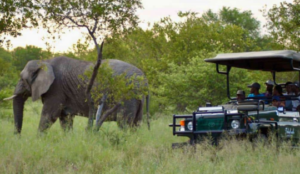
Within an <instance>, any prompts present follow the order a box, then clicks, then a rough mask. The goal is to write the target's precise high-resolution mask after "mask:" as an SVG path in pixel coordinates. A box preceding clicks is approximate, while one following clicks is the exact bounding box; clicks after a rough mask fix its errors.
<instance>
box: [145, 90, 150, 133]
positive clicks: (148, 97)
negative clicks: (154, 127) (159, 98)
mask: <svg viewBox="0 0 300 174" xmlns="http://www.w3.org/2000/svg"><path fill="white" fill-rule="evenodd" d="M149 104H150V94H149V91H148V95H147V96H146V112H147V125H148V130H150V118H149V117H150V113H149Z"/></svg>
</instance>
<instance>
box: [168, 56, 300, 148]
mask: <svg viewBox="0 0 300 174" xmlns="http://www.w3.org/2000/svg"><path fill="white" fill-rule="evenodd" d="M205 62H208V63H214V64H216V70H217V73H219V74H223V75H225V76H226V78H227V97H228V98H229V99H230V102H229V103H230V104H224V105H220V106H211V105H210V104H207V105H206V106H205V107H199V108H198V109H197V111H195V112H193V113H192V114H191V115H173V122H172V123H171V124H170V125H169V126H170V127H172V129H173V135H177V136H186V137H189V141H188V142H185V143H173V144H172V146H173V147H176V146H182V145H185V144H192V145H193V144H195V143H199V142H201V140H202V139H203V138H205V137H207V136H211V137H212V138H213V144H217V143H218V139H219V138H220V137H221V136H222V135H223V134H227V135H229V136H238V137H250V139H253V138H255V137H257V136H263V137H268V136H270V135H271V134H273V135H275V136H276V137H277V138H278V139H282V140H284V139H291V140H292V141H294V142H298V140H299V138H300V122H299V121H300V119H299V112H298V111H291V110H288V109H287V108H284V107H279V108H277V107H274V106H271V105H270V104H266V103H272V102H270V101H271V99H272V98H271V97H269V98H267V97H260V98H259V97H251V98H250V97H249V98H245V100H244V101H242V102H237V101H236V98H235V97H230V89H229V73H230V69H231V68H232V67H236V68H243V69H249V70H260V71H269V72H271V73H272V76H273V81H274V83H275V84H277V83H276V73H277V72H291V71H292V72H298V73H299V81H300V53H297V52H296V51H291V50H279V51H260V52H243V53H227V54H218V55H217V56H216V57H215V58H211V59H205ZM220 65H222V66H225V67H226V71H221V70H220V68H219V66H220ZM249 83H250V82H249ZM298 97H299V96H294V95H293V96H292V95H287V96H284V98H285V101H291V100H299V99H298Z"/></svg>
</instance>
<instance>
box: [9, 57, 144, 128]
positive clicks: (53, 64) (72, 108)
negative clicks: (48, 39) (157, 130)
mask: <svg viewBox="0 0 300 174" xmlns="http://www.w3.org/2000/svg"><path fill="white" fill-rule="evenodd" d="M104 62H106V63H108V65H109V66H110V67H111V68H112V70H113V73H114V74H115V75H120V74H123V73H125V74H126V77H131V76H133V75H137V76H143V77H144V73H143V72H142V71H141V70H140V69H138V68H137V67H135V66H133V65H131V64H128V63H126V62H123V61H120V60H114V59H107V60H103V61H102V63H104ZM91 67H93V63H91V62H86V61H80V60H76V59H72V58H68V57H56V58H53V59H50V60H45V61H41V60H32V61H29V62H28V63H27V64H26V66H25V67H24V69H23V70H22V72H21V75H20V76H21V78H20V80H19V82H18V84H17V86H16V88H15V91H14V95H13V96H11V97H9V98H7V99H13V111H14V120H15V128H16V132H18V133H20V132H21V129H22V122H23V110H24V103H25V101H26V100H27V98H28V97H31V98H32V100H33V101H35V100H37V99H39V98H40V97H41V99H42V102H43V109H42V113H41V119H40V123H39V131H41V132H42V131H44V130H46V129H47V128H49V127H50V126H51V125H52V124H53V123H54V122H55V121H56V120H57V118H59V119H60V123H61V125H62V127H63V128H67V127H69V128H71V127H72V123H73V117H74V116H75V115H81V116H85V117H88V114H89V106H88V103H87V102H86V99H87V96H86V93H85V90H86V89H85V84H86V82H84V80H83V79H82V78H80V76H81V77H82V75H83V74H84V72H85V71H87V70H89V69H90V68H91ZM97 85H101V84H97ZM79 86H82V87H80V88H79ZM105 109H108V108H104V112H105ZM118 111H119V114H121V118H120V119H119V117H116V115H117V114H116V113H114V114H112V115H111V116H110V117H109V119H110V120H114V121H117V122H118V124H119V125H120V126H121V127H122V126H124V124H128V125H130V126H137V125H138V123H139V122H140V121H141V119H142V114H143V99H131V100H126V101H124V104H123V105H122V106H121V108H120V109H119V110H118ZM120 112H121V113H120Z"/></svg>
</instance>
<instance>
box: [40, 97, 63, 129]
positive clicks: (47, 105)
mask: <svg viewBox="0 0 300 174" xmlns="http://www.w3.org/2000/svg"><path fill="white" fill-rule="evenodd" d="M61 111H62V104H59V102H51V101H45V102H44V106H43V110H42V115H41V120H40V124H39V131H40V132H44V131H45V130H47V129H48V128H50V127H51V125H52V124H53V123H55V121H56V120H57V118H58V117H59V116H60V115H61Z"/></svg>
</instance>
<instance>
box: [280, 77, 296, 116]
mask: <svg viewBox="0 0 300 174" xmlns="http://www.w3.org/2000/svg"><path fill="white" fill-rule="evenodd" d="M292 85H293V83H292V82H286V83H285V90H286V93H284V94H283V95H295V94H294V93H293V92H292ZM285 108H286V110H288V111H292V110H293V103H292V100H285Z"/></svg>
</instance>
